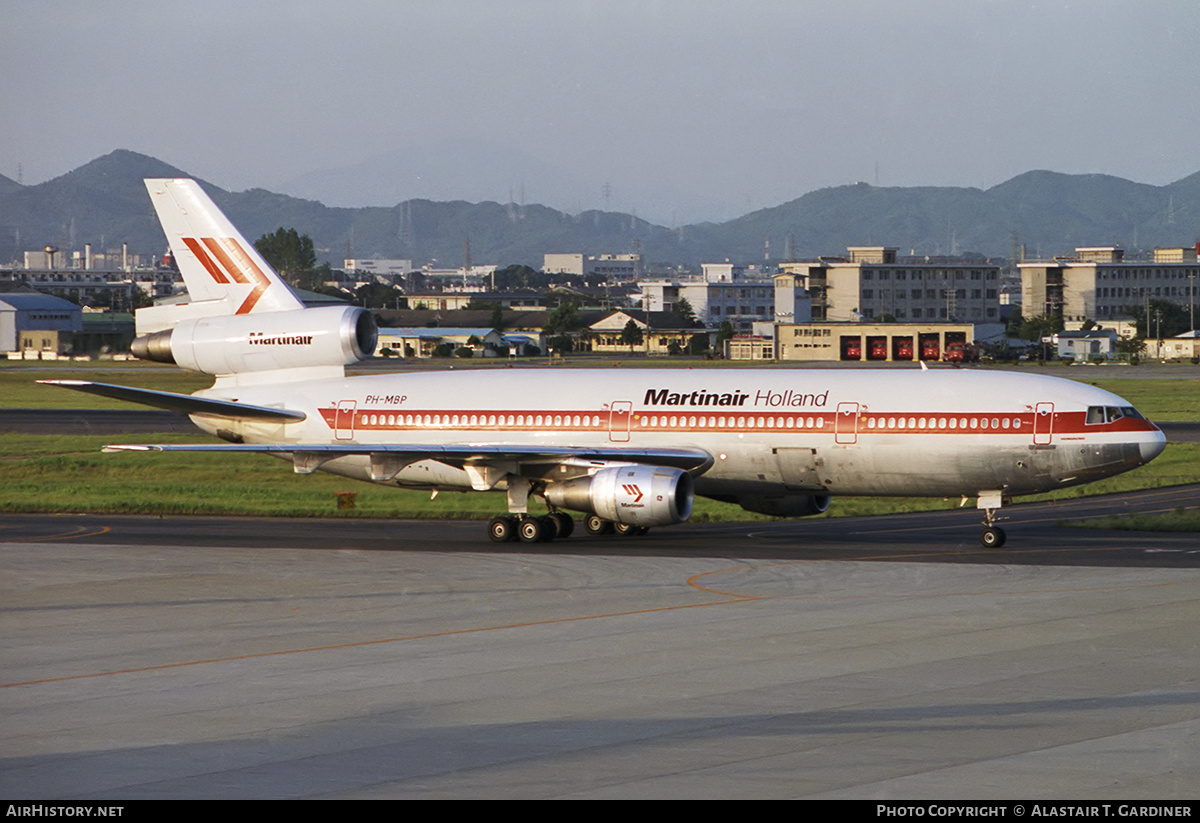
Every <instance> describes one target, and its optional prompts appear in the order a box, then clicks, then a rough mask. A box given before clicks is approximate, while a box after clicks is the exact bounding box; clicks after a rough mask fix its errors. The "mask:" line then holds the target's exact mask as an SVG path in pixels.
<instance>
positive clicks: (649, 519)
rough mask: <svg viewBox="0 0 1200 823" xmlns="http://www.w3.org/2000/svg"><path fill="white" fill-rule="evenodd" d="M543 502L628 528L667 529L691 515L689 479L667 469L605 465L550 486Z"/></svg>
mask: <svg viewBox="0 0 1200 823" xmlns="http://www.w3.org/2000/svg"><path fill="white" fill-rule="evenodd" d="M545 494H546V500H547V502H549V503H551V504H552V505H555V506H561V507H562V508H564V509H572V510H574V511H583V512H590V513H591V514H596V515H599V516H600V517H603V518H604V519H605V520H611V521H612V522H614V523H624V524H626V525H629V526H647V527H648V526H669V525H671V524H672V523H682V522H683V521H685V520H687V519H688V517H690V516H691V514H692V503H693V502H694V500H695V496H694V493H693V484H692V476H691V475H690V474H688V473H687V472H685V471H681V470H680V469H673V468H669V467H667V466H637V465H622V466H609V467H607V468H603V469H600V470H598V471H597V472H596V473H595V474H592V475H590V476H587V477H576V478H574V479H572V480H564V481H561V482H556V483H550V484H547V486H546V492H545Z"/></svg>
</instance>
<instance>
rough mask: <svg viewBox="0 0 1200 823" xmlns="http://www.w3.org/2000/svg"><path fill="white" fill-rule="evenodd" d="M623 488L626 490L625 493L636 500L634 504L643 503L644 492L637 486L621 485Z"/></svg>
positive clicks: (631, 484)
mask: <svg viewBox="0 0 1200 823" xmlns="http://www.w3.org/2000/svg"><path fill="white" fill-rule="evenodd" d="M621 488H623V489H624V490H625V493H626V494H627V495H629V496H630V497H635V498H636V499H635V500H634V501H633V502H634V503H641V502H642V490H641V489H639V488H638V487H637V486H635V485H634V484H633V483H623V484H621Z"/></svg>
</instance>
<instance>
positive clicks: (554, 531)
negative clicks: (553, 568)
mask: <svg viewBox="0 0 1200 823" xmlns="http://www.w3.org/2000/svg"><path fill="white" fill-rule="evenodd" d="M538 522H539V523H541V524H542V540H545V541H546V542H547V543H549V542H550V541H551V540H553V539H554V538H556V537H558V536H559V535H560V534H561V532H559V530H558V518H557V517H555V516H554V515H552V514H544V515H542V516H541V517H539V518H538Z"/></svg>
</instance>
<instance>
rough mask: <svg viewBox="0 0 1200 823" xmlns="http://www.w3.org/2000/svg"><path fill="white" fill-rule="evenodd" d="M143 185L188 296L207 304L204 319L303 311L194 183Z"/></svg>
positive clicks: (157, 181) (165, 181)
mask: <svg viewBox="0 0 1200 823" xmlns="http://www.w3.org/2000/svg"><path fill="white" fill-rule="evenodd" d="M145 182H146V189H147V190H148V191H149V192H150V200H151V202H153V203H154V210H155V211H156V212H157V213H158V219H159V222H160V223H162V227H163V231H164V232H165V233H166V235H167V241H168V242H169V243H170V244H171V253H172V254H173V255H174V258H175V261H176V264H177V265H178V266H179V272H180V274H182V275H183V280H184V282H185V283H186V284H187V288H188V294H189V295H190V296H191V299H192V302H193V304H195V303H203V304H205V311H204V312H203V313H204V314H206V315H209V316H212V315H218V314H226V315H228V314H250V313H258V312H271V311H293V310H296V309H303V308H304V304H303V303H302V302H301V301H300V299H299V298H298V297H296V295H295V293H293V292H292V290H291V289H290V288H289V287H288V285H287V284H286V283H285V282H283V280H282V279H281V278H280V277H279V275H278V274H277V273H276V272H275V270H274V269H272V268H271V266H270V264H268V263H267V261H266V260H264V259H263V258H262V255H260V254H259V253H258V250H257V249H255V248H254V246H253V245H251V244H250V243H248V242H247V241H246V238H244V237H243V236H242V235H241V233H240V232H239V231H238V230H237V229H236V228H235V227H234V225H233V223H231V222H230V221H229V219H228V218H227V217H226V216H225V215H224V214H222V213H221V210H220V209H219V208H217V206H216V204H215V203H213V201H212V200H211V199H210V198H209V196H208V195H207V194H205V193H204V190H203V189H201V188H200V186H199V185H198V184H197V183H196V181H195V180H188V179H153V178H150V179H147V180H146V181H145Z"/></svg>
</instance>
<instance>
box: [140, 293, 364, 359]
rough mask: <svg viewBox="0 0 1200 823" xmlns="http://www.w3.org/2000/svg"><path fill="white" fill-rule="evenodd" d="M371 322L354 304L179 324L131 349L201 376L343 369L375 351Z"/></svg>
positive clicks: (197, 320) (213, 318) (219, 317)
mask: <svg viewBox="0 0 1200 823" xmlns="http://www.w3.org/2000/svg"><path fill="white" fill-rule="evenodd" d="M376 335H377V329H376V327H375V318H374V317H372V316H371V313H370V312H368V311H366V310H365V309H361V308H357V307H355V306H329V307H325V308H316V309H301V310H299V311H281V312H264V313H261V314H239V315H223V316H218V317H200V318H195V319H190V320H183V321H181V322H180V323H178V324H177V325H175V326H174V328H170V329H164V330H163V331H157V332H154V333H153V334H147V335H143V336H142V337H139V338H137V339H135V340H134V341H133V345H132V346H130V350H131V351H132V352H133V353H134V355H135V356H137V357H140V358H141V359H143V360H155V361H158V362H160V363H174V364H176V365H178V366H180V367H181V368H184V369H189V370H191V371H198V372H203V373H204V374H238V373H240V372H255V371H269V370H273V369H290V368H300V367H305V366H345V365H348V364H350V363H357V362H358V361H360V360H365V359H366V358H368V357H370V356H371V355H372V354H373V353H374V352H375V342H376Z"/></svg>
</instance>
